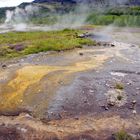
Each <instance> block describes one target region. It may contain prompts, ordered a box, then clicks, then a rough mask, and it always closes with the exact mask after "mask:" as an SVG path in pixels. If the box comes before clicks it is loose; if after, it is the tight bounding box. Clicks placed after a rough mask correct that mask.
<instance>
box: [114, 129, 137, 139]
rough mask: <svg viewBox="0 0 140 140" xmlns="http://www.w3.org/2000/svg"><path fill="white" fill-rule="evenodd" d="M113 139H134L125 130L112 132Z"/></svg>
mask: <svg viewBox="0 0 140 140" xmlns="http://www.w3.org/2000/svg"><path fill="white" fill-rule="evenodd" d="M114 139H115V140H134V139H133V138H132V137H131V136H130V135H129V134H128V133H127V132H126V131H125V130H120V131H119V132H117V133H116V134H114Z"/></svg>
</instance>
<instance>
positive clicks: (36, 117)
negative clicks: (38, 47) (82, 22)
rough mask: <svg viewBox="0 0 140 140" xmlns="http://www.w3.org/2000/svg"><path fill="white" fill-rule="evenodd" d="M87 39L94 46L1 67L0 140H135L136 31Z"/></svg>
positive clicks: (139, 58) (139, 82)
mask: <svg viewBox="0 0 140 140" xmlns="http://www.w3.org/2000/svg"><path fill="white" fill-rule="evenodd" d="M90 32H92V31H90ZM106 35H108V36H106ZM90 37H91V38H93V39H96V40H97V41H98V43H97V44H98V45H97V46H93V47H88V46H85V47H84V48H83V49H77V50H73V51H68V52H59V53H56V52H50V53H39V54H34V55H29V56H27V57H24V58H20V59H14V60H8V61H5V62H3V61H1V62H0V63H1V68H0V114H1V117H0V140H5V139H10V140H15V139H17V140H18V139H19V140H22V139H24V140H28V139H30V140H32V139H33V140H34V139H39V140H47V139H48V140H49V139H50V140H51V139H53V140H57V139H64V140H82V139H86V140H94V139H95V140H103V139H107V140H108V139H113V136H112V134H113V133H115V132H117V131H119V130H122V129H124V130H126V131H127V132H128V133H130V134H131V135H132V136H133V137H134V139H139V134H140V115H139V114H140V96H139V94H140V48H139V45H140V41H139V37H140V29H139V28H137V29H130V28H129V29H128V28H124V29H121V28H119V29H117V28H111V29H110V28H105V29H98V30H97V31H96V30H94V35H92V36H90Z"/></svg>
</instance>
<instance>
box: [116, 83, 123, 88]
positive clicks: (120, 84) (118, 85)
mask: <svg viewBox="0 0 140 140" xmlns="http://www.w3.org/2000/svg"><path fill="white" fill-rule="evenodd" d="M115 89H119V90H123V89H124V85H123V84H122V83H116V84H115Z"/></svg>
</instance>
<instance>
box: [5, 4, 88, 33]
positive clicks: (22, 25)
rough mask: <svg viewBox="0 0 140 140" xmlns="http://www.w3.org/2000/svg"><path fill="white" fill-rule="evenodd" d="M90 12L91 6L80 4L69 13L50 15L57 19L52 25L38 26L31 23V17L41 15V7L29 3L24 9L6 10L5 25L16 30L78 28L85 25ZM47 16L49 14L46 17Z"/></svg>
mask: <svg viewBox="0 0 140 140" xmlns="http://www.w3.org/2000/svg"><path fill="white" fill-rule="evenodd" d="M88 13H89V7H88V6H85V5H79V6H77V7H76V8H75V10H74V11H73V12H70V13H67V14H58V13H57V12H56V13H53V14H52V15H51V14H50V16H52V17H53V16H55V17H56V19H57V21H56V23H54V24H51V25H43V26H36V25H33V24H31V22H30V19H31V17H33V16H36V15H39V14H41V13H39V8H38V7H37V6H33V5H29V6H26V7H25V8H24V9H22V8H19V7H17V8H16V9H15V10H13V11H10V10H7V11H6V19H5V24H4V25H5V26H6V27H7V28H10V30H11V29H13V30H16V31H28V30H44V31H48V30H59V29H64V28H77V27H79V26H81V25H83V24H84V23H85V21H86V18H87V16H88ZM45 18H47V15H46V17H45Z"/></svg>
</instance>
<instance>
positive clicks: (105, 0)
mask: <svg viewBox="0 0 140 140" xmlns="http://www.w3.org/2000/svg"><path fill="white" fill-rule="evenodd" d="M43 2H51V3H52V2H61V3H62V4H63V3H77V4H78V3H83V2H84V3H90V4H91V3H92V4H95V5H96V4H101V5H116V4H120V5H140V1H139V0H34V3H43Z"/></svg>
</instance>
